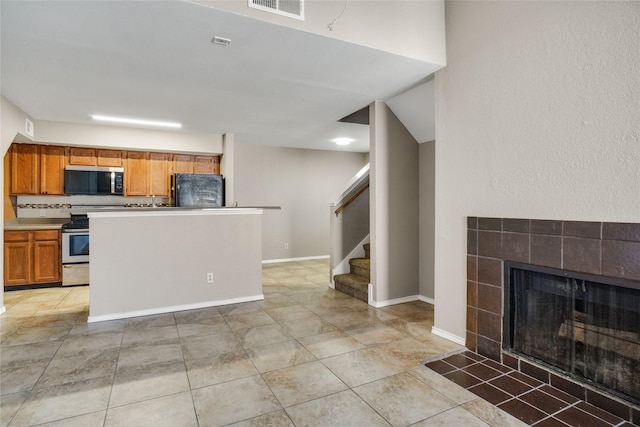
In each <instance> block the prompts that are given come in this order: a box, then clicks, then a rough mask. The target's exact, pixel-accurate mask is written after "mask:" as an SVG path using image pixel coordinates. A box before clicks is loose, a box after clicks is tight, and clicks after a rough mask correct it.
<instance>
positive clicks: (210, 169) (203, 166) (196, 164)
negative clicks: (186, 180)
mask: <svg viewBox="0 0 640 427" xmlns="http://www.w3.org/2000/svg"><path fill="white" fill-rule="evenodd" d="M193 173H200V174H208V173H211V174H216V175H219V174H220V156H195V157H194V160H193Z"/></svg>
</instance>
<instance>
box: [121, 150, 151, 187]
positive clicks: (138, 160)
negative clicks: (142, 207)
mask: <svg viewBox="0 0 640 427" xmlns="http://www.w3.org/2000/svg"><path fill="white" fill-rule="evenodd" d="M147 166H148V165H147V153H142V152H138V151H128V152H127V166H126V167H125V169H124V173H125V177H124V188H125V196H146V195H147V176H148V167H147Z"/></svg>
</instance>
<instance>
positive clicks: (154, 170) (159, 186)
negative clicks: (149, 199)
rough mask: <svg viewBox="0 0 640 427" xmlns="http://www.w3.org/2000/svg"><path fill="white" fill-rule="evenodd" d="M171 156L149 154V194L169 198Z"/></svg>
mask: <svg viewBox="0 0 640 427" xmlns="http://www.w3.org/2000/svg"><path fill="white" fill-rule="evenodd" d="M170 159H171V154H166V153H149V162H148V166H149V191H148V193H147V194H149V195H154V196H162V197H169V196H170V194H169V164H170Z"/></svg>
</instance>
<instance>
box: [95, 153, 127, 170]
mask: <svg viewBox="0 0 640 427" xmlns="http://www.w3.org/2000/svg"><path fill="white" fill-rule="evenodd" d="M96 158H97V163H98V166H109V167H123V166H124V153H123V152H122V150H101V149H98V150H96Z"/></svg>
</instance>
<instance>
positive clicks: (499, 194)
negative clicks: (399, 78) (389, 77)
mask: <svg viewBox="0 0 640 427" xmlns="http://www.w3.org/2000/svg"><path fill="white" fill-rule="evenodd" d="M446 31H447V62H448V65H447V67H446V68H445V69H443V70H441V71H439V72H437V73H436V77H435V86H436V92H435V99H436V141H437V144H436V202H435V206H436V237H435V300H436V307H435V324H434V327H435V328H437V329H438V330H441V331H444V332H446V333H449V334H453V335H455V336H457V337H462V338H464V336H465V316H466V314H465V313H466V255H465V254H466V225H467V221H466V217H467V216H482V217H507V218H536V219H564V220H581V221H610V222H638V213H639V212H640V191H638V183H640V166H639V165H640V122H639V121H638V118H639V117H640V72H639V70H640V54H639V52H640V2H635V1H628V2H624V1H622V2H588V1H585V2H580V1H578V2H509V1H490V2H488V1H450V2H446Z"/></svg>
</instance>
